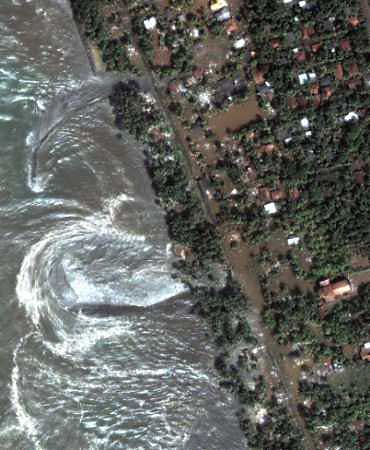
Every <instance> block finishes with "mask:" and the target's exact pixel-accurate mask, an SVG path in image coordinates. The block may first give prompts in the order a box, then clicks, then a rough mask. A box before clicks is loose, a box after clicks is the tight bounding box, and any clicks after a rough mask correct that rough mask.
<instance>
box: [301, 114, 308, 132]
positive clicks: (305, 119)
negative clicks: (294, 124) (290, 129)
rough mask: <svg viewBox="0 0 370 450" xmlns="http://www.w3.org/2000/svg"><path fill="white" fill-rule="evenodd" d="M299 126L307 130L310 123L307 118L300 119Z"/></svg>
mask: <svg viewBox="0 0 370 450" xmlns="http://www.w3.org/2000/svg"><path fill="white" fill-rule="evenodd" d="M301 126H302V128H304V129H305V130H308V129H309V128H310V121H309V120H308V118H307V117H303V119H301Z"/></svg>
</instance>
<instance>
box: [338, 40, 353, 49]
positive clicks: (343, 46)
mask: <svg viewBox="0 0 370 450" xmlns="http://www.w3.org/2000/svg"><path fill="white" fill-rule="evenodd" d="M339 45H340V48H341V49H342V50H343V51H344V52H350V51H351V50H352V47H351V43H350V41H349V40H348V39H342V40H341V41H340V44H339Z"/></svg>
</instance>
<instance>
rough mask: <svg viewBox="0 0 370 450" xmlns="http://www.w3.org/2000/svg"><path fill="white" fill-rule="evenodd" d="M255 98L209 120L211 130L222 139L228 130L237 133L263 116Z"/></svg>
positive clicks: (237, 104)
mask: <svg viewBox="0 0 370 450" xmlns="http://www.w3.org/2000/svg"><path fill="white" fill-rule="evenodd" d="M262 115H263V113H262V112H261V110H260V108H259V106H258V103H257V99H256V97H255V96H252V97H250V98H249V99H248V100H246V101H243V102H241V103H234V104H233V105H232V106H230V108H228V109H227V110H226V111H222V112H220V113H217V114H215V115H214V116H212V117H211V118H210V120H209V126H210V128H211V129H212V130H213V131H214V132H215V133H216V135H217V136H218V137H219V138H220V139H222V138H224V137H225V136H226V135H227V130H228V129H229V130H231V131H237V130H239V129H240V128H242V127H243V125H247V124H248V123H249V122H251V121H252V120H255V119H257V117H258V116H262Z"/></svg>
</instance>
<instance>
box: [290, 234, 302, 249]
mask: <svg viewBox="0 0 370 450" xmlns="http://www.w3.org/2000/svg"><path fill="white" fill-rule="evenodd" d="M300 240H301V239H300V238H299V237H297V236H292V237H290V238H288V245H289V247H291V246H292V245H298V244H299V241H300Z"/></svg>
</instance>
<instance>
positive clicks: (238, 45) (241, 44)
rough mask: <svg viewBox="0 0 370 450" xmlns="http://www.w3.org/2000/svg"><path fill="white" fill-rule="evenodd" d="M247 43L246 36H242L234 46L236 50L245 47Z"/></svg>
mask: <svg viewBox="0 0 370 450" xmlns="http://www.w3.org/2000/svg"><path fill="white" fill-rule="evenodd" d="M246 43H247V41H246V40H245V39H244V38H241V39H238V40H237V41H235V42H234V45H233V47H234V49H235V50H240V49H241V48H243V47H245V44H246Z"/></svg>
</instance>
